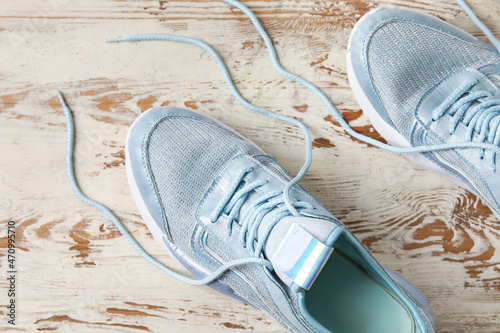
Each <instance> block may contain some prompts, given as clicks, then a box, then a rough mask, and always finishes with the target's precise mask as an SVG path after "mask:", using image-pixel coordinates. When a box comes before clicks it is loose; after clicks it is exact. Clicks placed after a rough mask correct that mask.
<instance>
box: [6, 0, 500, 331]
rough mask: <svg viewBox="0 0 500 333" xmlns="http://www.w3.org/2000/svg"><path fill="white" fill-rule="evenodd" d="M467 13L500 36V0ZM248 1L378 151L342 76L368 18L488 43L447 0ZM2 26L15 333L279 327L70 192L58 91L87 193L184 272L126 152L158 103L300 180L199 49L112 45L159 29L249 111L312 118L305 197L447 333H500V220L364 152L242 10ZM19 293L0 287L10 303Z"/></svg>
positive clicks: (201, 6) (195, 56)
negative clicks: (170, 270) (199, 45)
mask: <svg viewBox="0 0 500 333" xmlns="http://www.w3.org/2000/svg"><path fill="white" fill-rule="evenodd" d="M469 2H470V3H471V5H472V6H473V7H474V9H475V10H476V11H477V14H478V15H479V16H480V17H481V18H482V19H483V20H484V21H485V23H486V24H487V25H488V26H489V27H491V29H492V31H493V32H494V33H495V34H497V36H498V35H500V25H499V24H498V20H497V18H498V17H499V15H500V5H499V4H498V2H497V1H496V0H470V1H469ZM246 4H247V5H248V6H249V7H250V8H252V9H253V10H255V12H256V13H257V14H258V16H259V18H261V19H262V21H263V24H264V26H265V27H266V29H267V30H268V31H269V34H270V36H271V37H272V38H273V40H274V41H275V43H276V44H277V49H278V53H279V55H280V57H281V59H282V62H283V64H284V65H285V67H287V68H288V69H290V70H292V71H294V72H296V73H298V74H300V75H301V76H303V77H305V78H307V79H309V80H310V81H312V82H313V83H315V84H316V85H318V86H319V87H320V88H321V89H322V90H323V91H325V92H326V93H327V94H328V95H329V96H331V98H332V99H333V101H334V102H335V103H336V105H337V106H338V107H339V108H340V110H341V111H342V112H343V114H344V117H345V118H346V119H347V120H348V121H349V122H350V124H351V125H352V126H353V127H355V128H356V130H358V131H363V132H364V133H366V134H370V135H371V136H373V137H375V138H379V136H378V134H377V133H376V132H375V131H374V130H373V128H372V127H371V126H370V123H369V121H368V120H367V118H366V116H365V115H363V113H362V112H361V110H360V108H359V106H358V105H357V103H356V101H355V99H354V97H353V95H352V93H351V91H350V88H349V85H348V81H347V75H346V68H345V55H346V49H345V48H346V43H347V38H348V36H349V33H350V30H351V28H352V26H353V25H354V24H355V22H356V21H357V19H359V17H361V15H363V14H364V13H366V12H367V11H368V10H370V9H372V8H375V7H377V6H378V5H394V4H398V5H404V6H407V7H412V8H417V9H423V10H426V11H428V12H430V13H432V14H434V15H437V16H439V17H441V18H443V19H445V20H447V21H449V22H451V23H453V24H456V25H457V26H459V27H461V28H463V29H465V30H467V31H469V32H471V33H473V34H474V35H476V36H478V37H480V38H482V39H484V36H483V35H482V34H481V33H480V31H479V29H477V28H476V27H475V26H474V25H473V23H472V22H470V20H469V19H468V18H467V17H466V15H465V14H464V13H463V12H462V11H461V10H460V9H459V7H458V6H457V5H456V4H455V3H454V2H453V1H451V0H438V1H431V0H419V1H410V0H408V1H396V0H387V1H373V2H367V1H360V0H357V1H356V0H347V1H298V0H295V1H280V2H276V1H250V2H246ZM0 17H1V20H0V143H1V150H0V267H1V270H2V272H4V271H5V267H6V266H5V265H6V258H5V253H6V247H7V239H6V238H5V228H6V223H7V221H9V220H15V221H16V222H17V233H18V235H19V236H20V238H19V239H18V240H19V248H18V253H17V255H18V264H19V272H20V273H19V280H18V290H19V296H18V301H19V313H18V320H19V321H18V325H17V326H16V328H17V330H21V331H22V330H24V331H34V330H42V331H44V330H53V331H61V332H67V331H71V332H80V331H81V332H88V331H89V330H91V331H97V332H99V331H102V332H109V331H116V332H130V331H132V332H135V331H137V332H141V331H146V332H147V331H151V332H163V331H169V332H178V331H189V332H197V331H200V330H204V331H220V330H228V331H229V330H231V331H233V330H236V331H243V330H254V331H256V332H264V331H265V332H281V331H282V329H281V328H280V327H279V326H278V325H277V324H276V323H274V321H272V319H270V318H268V317H267V316H266V315H264V314H263V313H261V312H259V311H257V310H255V309H253V308H251V307H249V306H246V305H243V304H241V303H239V302H237V301H234V300H231V299H228V298H227V297H225V296H222V295H219V294H218V293H216V292H214V291H212V290H210V289H209V288H207V287H191V286H188V285H184V284H182V283H180V282H178V281H176V280H173V279H171V278H168V277H166V276H164V275H163V274H161V273H160V272H159V271H158V270H156V269H155V268H154V267H150V265H149V264H147V263H146V262H144V261H143V260H142V259H141V258H139V257H138V255H137V254H136V253H135V252H134V250H133V249H132V248H131V247H130V246H129V245H128V243H127V242H126V241H125V240H124V239H123V237H122V236H121V235H120V234H119V233H118V232H117V231H116V229H115V228H114V226H112V225H111V224H110V222H109V221H108V220H107V219H106V218H105V217H104V216H102V215H101V214H99V213H97V212H96V211H95V210H94V209H92V208H89V207H87V206H85V205H83V204H82V203H81V202H80V201H79V200H78V199H76V197H75V196H74V195H73V193H72V192H71V189H70V187H69V183H68V181H67V180H66V176H65V171H64V154H65V123H64V116H63V114H62V109H61V107H60V106H59V104H58V102H57V99H56V98H55V97H54V96H55V90H57V89H61V90H63V91H64V92H65V93H66V95H67V96H68V101H69V103H70V104H71V106H72V108H73V110H74V114H75V119H76V127H77V139H76V172H77V176H78V179H79V182H80V184H81V186H82V189H83V190H84V191H85V192H86V193H87V194H88V195H89V196H91V197H93V198H95V199H97V200H99V201H101V202H103V203H104V204H106V205H108V206H109V207H110V208H111V209H112V210H113V211H114V212H116V213H117V214H118V216H119V217H120V218H121V219H122V220H123V222H124V224H125V225H126V226H127V228H128V229H129V230H130V231H131V232H132V233H133V235H134V237H136V238H137V239H138V241H139V242H140V243H141V244H143V245H144V247H145V249H146V250H148V251H150V252H151V253H152V254H153V255H154V256H155V257H157V258H159V259H160V260H161V261H162V262H164V263H165V264H167V265H169V266H171V267H174V268H177V269H179V271H182V268H180V266H179V265H178V264H177V263H175V262H174V261H173V260H171V259H170V258H169V257H168V256H167V255H165V254H163V252H162V250H161V249H160V248H159V246H157V245H156V243H155V242H154V240H153V239H152V237H151V235H150V233H149V232H148V230H147V228H146V227H145V225H144V224H143V223H142V219H141V217H140V216H139V214H138V212H137V210H136V208H135V206H134V203H133V200H132V198H131V196H130V194H129V190H128V186H127V181H126V176H125V168H124V156H123V155H124V154H123V152H124V140H125V136H126V132H127V130H128V126H129V125H130V124H131V123H132V121H133V120H134V119H135V118H136V117H137V116H138V115H139V114H140V112H141V111H145V110H146V109H148V108H149V107H152V106H160V105H176V106H186V107H191V108H194V109H198V110H199V111H202V112H206V113H207V114H210V115H212V116H214V117H216V118H217V119H219V120H221V121H223V122H225V123H227V124H228V125H229V126H232V127H234V128H235V129H237V130H238V131H239V132H241V133H242V134H244V135H245V136H247V137H248V138H250V139H252V140H253V141H255V142H256V143H257V144H259V145H261V146H262V147H263V148H264V149H265V150H266V151H267V152H269V153H271V154H273V155H275V156H276V157H277V158H278V160H279V161H280V162H281V163H282V164H283V165H284V166H285V167H286V168H287V169H288V170H289V171H290V172H291V173H294V172H297V171H298V170H299V168H300V166H301V164H302V161H303V139H302V136H301V134H300V132H299V131H298V130H297V129H295V128H290V127H289V126H287V125H283V124H281V123H278V122H275V121H270V120H268V119H267V118H263V117H261V116H258V115H254V114H252V113H251V112H249V111H247V110H245V109H244V108H242V107H241V106H240V105H239V104H237V103H236V102H235V100H234V98H233V97H231V96H230V95H229V90H228V89H227V88H226V86H225V83H224V82H223V79H222V76H221V75H220V73H219V71H218V68H217V67H216V65H215V64H214V63H213V61H212V60H211V59H209V57H208V56H207V55H206V54H204V53H203V52H202V51H200V50H198V49H196V48H195V47H192V46H188V45H177V44H167V43H142V44H132V45H126V44H119V45H107V44H105V43H104V39H105V38H108V37H115V36H122V35H126V34H132V33H144V32H163V33H172V34H180V35H187V36H192V37H197V38H201V39H203V40H205V41H207V42H209V43H210V44H211V45H213V46H214V47H215V48H216V49H217V50H219V51H220V53H221V55H222V56H223V57H224V59H226V60H227V64H228V67H229V69H230V71H231V74H232V75H233V76H234V78H235V80H236V82H237V85H238V87H239V88H240V90H241V92H242V93H243V95H244V96H245V97H246V98H248V99H249V100H250V101H251V102H253V103H255V104H257V105H260V106H263V107H266V108H268V109H270V110H272V111H275V112H279V113H282V114H285V115H289V116H293V117H296V118H297V119H300V120H303V121H304V122H305V124H306V125H307V126H308V127H309V128H310V129H311V134H312V136H313V139H314V162H313V165H312V167H311V170H310V172H309V173H308V175H307V176H306V178H305V179H304V181H303V186H304V187H306V188H307V189H308V190H309V191H310V192H311V193H313V194H314V195H316V196H317V197H318V199H320V200H321V201H322V202H323V203H324V204H325V206H326V207H327V208H329V209H330V210H331V211H332V212H333V213H334V214H335V215H337V216H338V217H339V219H340V220H341V221H343V222H345V223H346V224H347V225H348V226H349V227H350V229H351V230H352V231H353V232H354V233H355V234H356V236H358V237H359V238H360V239H362V240H363V242H364V244H365V245H366V246H368V247H369V248H370V250H371V251H373V253H374V255H375V256H376V257H377V258H378V259H379V260H380V261H381V262H382V263H383V264H384V265H386V266H388V267H389V268H391V269H393V270H396V271H398V272H400V273H401V274H403V275H404V276H405V277H407V278H409V279H410V280H411V281H412V282H414V283H415V284H416V285H417V286H418V287H419V288H421V289H422V291H423V292H424V293H425V294H426V295H427V296H428V298H429V299H430V301H431V304H432V306H433V309H434V311H435V315H436V320H437V325H438V330H439V331H440V332H475V331H481V332H498V331H499V327H500V274H499V273H500V269H499V261H500V255H499V253H500V224H499V223H498V221H497V220H496V218H495V217H494V216H493V215H492V214H491V212H490V211H489V209H488V208H487V207H485V206H484V205H483V204H482V203H481V201H480V200H478V198H477V197H475V196H474V195H472V194H470V193H469V192H467V191H465V190H463V189H460V188H458V187H457V186H455V185H454V184H453V183H451V182H450V181H448V180H446V179H444V178H442V177H440V176H437V175H434V174H432V173H430V172H428V171H425V170H423V169H422V168H419V167H417V166H415V165H414V164H412V163H411V162H409V161H407V160H406V159H405V158H404V157H402V156H396V155H393V154H390V153H387V152H384V151H381V150H378V149H375V148H372V147H368V146H367V145H366V144H362V143H359V142H356V141H353V140H352V139H351V138H350V137H349V136H348V135H346V134H345V133H344V132H343V131H342V130H341V129H340V128H339V127H338V125H337V124H336V123H335V122H334V121H332V118H331V116H330V115H329V113H328V111H327V110H326V108H325V107H324V106H323V105H322V104H321V102H320V101H319V100H318V99H317V98H315V97H314V96H312V95H311V93H309V91H307V90H305V89H304V88H302V87H300V86H297V85H296V84H294V83H292V82H290V81H288V80H285V79H283V78H282V77H280V76H279V75H277V74H276V73H275V72H274V71H273V70H272V68H271V65H270V62H269V59H268V55H267V50H266V49H265V47H264V45H263V43H262V42H261V41H260V39H259V38H258V35H257V33H256V32H255V31H254V29H253V27H252V26H251V24H250V23H249V22H248V20H247V19H246V18H245V17H244V15H243V14H241V13H240V12H238V11H237V10H233V9H231V8H230V7H229V6H228V5H226V4H224V3H221V2H219V1H159V2H158V1H111V0H108V1H97V0H91V1H84V2H76V1H66V0H59V1H56V0H54V1H38V2H37V1H25V2H19V1H16V0H3V1H2V10H1V12H0ZM2 274H3V273H2ZM2 276H3V275H2ZM6 286H7V284H6V280H5V279H4V278H2V279H1V280H0V289H1V290H2V292H1V294H0V304H2V305H4V304H5V302H6V300H7V298H6V293H5V292H4V290H6V289H5V287H6ZM5 314H6V311H5V308H1V309H0V318H1V319H0V329H1V330H2V331H3V330H6V329H9V330H12V329H11V328H10V327H8V326H7V325H6V320H4V319H5ZM12 331H15V330H12Z"/></svg>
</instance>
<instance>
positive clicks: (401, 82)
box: [347, 1, 500, 217]
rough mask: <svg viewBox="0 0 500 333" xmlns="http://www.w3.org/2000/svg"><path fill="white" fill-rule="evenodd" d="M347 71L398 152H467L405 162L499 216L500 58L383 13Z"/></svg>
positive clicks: (419, 22)
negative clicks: (421, 149)
mask: <svg viewBox="0 0 500 333" xmlns="http://www.w3.org/2000/svg"><path fill="white" fill-rule="evenodd" d="M457 2H459V4H460V5H461V6H463V7H464V9H465V10H466V11H467V12H468V14H469V15H470V16H471V18H472V19H473V20H475V22H476V24H478V26H479V27H480V28H481V29H483V30H484V31H485V33H486V34H487V35H488V36H489V37H490V40H491V41H492V43H494V44H495V45H497V47H498V45H500V43H499V44H497V43H498V40H496V39H495V38H494V37H493V36H492V35H491V33H490V32H489V30H487V28H486V27H485V26H484V25H482V23H481V22H480V21H479V20H478V19H477V17H475V15H474V13H472V11H471V10H470V8H469V7H468V6H467V5H466V4H465V2H463V1H457ZM347 63H348V65H347V66H348V75H349V82H350V84H351V87H352V89H353V92H354V95H355V96H356V98H357V100H358V102H359V104H360V105H361V107H362V109H363V111H364V112H365V113H366V114H367V116H368V117H369V119H370V121H371V122H372V124H373V126H374V127H375V129H376V130H377V131H378V132H379V133H380V134H381V135H382V136H383V137H384V138H385V139H386V140H387V141H388V142H389V143H390V144H392V145H394V146H398V147H418V146H427V147H430V148H432V147H436V146H438V145H441V146H442V147H443V146H446V145H448V146H450V148H453V147H451V146H452V145H455V144H458V145H460V144H462V148H454V149H447V150H439V151H434V152H425V153H422V154H412V155H407V156H408V157H409V158H410V159H412V160H413V161H415V162H416V163H418V164H420V165H422V166H424V167H426V168H428V169H430V170H433V171H436V172H438V173H440V174H442V175H445V176H447V177H449V178H451V179H453V180H454V181H455V182H456V183H458V184H459V185H461V186H463V187H465V188H467V189H469V190H471V191H472V192H474V193H476V194H477V195H478V196H479V197H481V199H482V200H483V201H484V202H485V203H486V204H487V205H488V206H489V207H490V208H491V210H492V211H493V212H494V213H495V214H496V215H497V217H498V216H500V204H499V203H500V170H497V169H498V165H499V164H500V156H498V155H497V153H498V146H499V144H500V56H499V51H498V50H497V49H495V48H494V47H493V46H491V45H489V44H487V43H484V42H482V41H480V40H478V39H477V38H475V37H473V36H472V35H470V34H468V33H466V32H464V31H462V30H460V29H458V28H456V27H454V26H452V25H450V24H448V23H446V22H444V21H442V20H440V19H438V18H435V17H432V16H429V15H427V14H424V13H421V12H418V11H413V10H408V9H402V8H379V9H376V10H374V11H372V12H370V13H368V14H367V15H365V16H364V17H363V18H362V19H361V20H360V21H359V22H358V23H357V24H356V26H355V28H354V30H353V31H352V34H351V37H350V40H349V46H348V56H347ZM467 144H469V147H470V146H472V145H473V144H476V148H465V149H464V147H465V146H466V145H467ZM480 145H482V146H481V148H480V149H478V147H480ZM484 148H486V149H484Z"/></svg>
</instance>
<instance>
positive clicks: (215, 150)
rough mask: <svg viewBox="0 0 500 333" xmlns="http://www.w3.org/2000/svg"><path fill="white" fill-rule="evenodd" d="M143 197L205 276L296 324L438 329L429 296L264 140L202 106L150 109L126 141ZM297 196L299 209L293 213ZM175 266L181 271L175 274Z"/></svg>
mask: <svg viewBox="0 0 500 333" xmlns="http://www.w3.org/2000/svg"><path fill="white" fill-rule="evenodd" d="M126 168H127V175H128V180H129V183H130V187H131V191H132V194H133V197H134V200H135V202H136V204H137V206H138V208H139V211H140V213H141V215H142V216H143V218H144V220H145V222H146V223H147V225H148V227H149V229H150V230H151V233H152V234H153V236H154V237H155V239H156V240H157V241H158V242H159V243H160V244H161V246H162V247H163V248H164V250H165V251H167V252H168V253H169V254H170V255H171V256H173V257H174V258H175V259H177V261H178V262H179V263H181V264H182V265H183V266H184V267H185V268H187V269H188V270H189V271H190V272H191V273H192V274H193V275H194V276H195V277H196V278H197V279H200V280H198V281H199V283H196V282H193V280H190V279H187V278H182V277H178V276H177V278H179V279H180V280H183V281H186V282H189V283H193V284H204V283H207V282H208V283H210V284H209V285H210V286H211V287H212V288H214V289H216V290H218V291H220V292H222V293H224V294H227V295H229V296H231V297H234V298H236V299H238V300H241V301H243V302H245V303H248V304H251V305H253V306H255V307H256V308H258V309H261V310H262V311H265V312H266V313H268V314H269V315H270V316H272V317H273V318H274V319H275V320H277V321H278V322H279V323H280V324H281V325H282V326H283V327H285V328H286V329H287V330H288V331H291V332H342V333H360V332H362V333H396V332H397V333H401V332H404V333H427V332H434V331H435V328H434V321H433V316H432V312H431V309H430V306H429V303H428V302H427V300H426V298H425V296H424V295H423V294H422V293H421V292H420V291H419V290H418V289H417V288H416V287H415V286H413V285H412V284H411V283H410V282H408V281H407V280H405V279H404V278H402V277H401V276H399V275H398V274H396V273H394V272H393V271H391V270H389V269H386V268H384V267H382V266H381V265H380V264H379V263H378V262H377V261H376V260H375V259H374V258H373V257H372V256H371V254H370V253H369V252H368V251H367V250H366V248H365V247H364V246H363V245H362V244H361V242H360V241H359V240H357V239H356V238H355V237H354V236H353V235H352V234H351V233H350V232H349V231H348V230H347V229H346V227H345V226H344V225H343V224H341V223H340V222H339V221H338V220H337V219H336V218H335V217H334V216H333V215H332V214H331V213H330V212H328V211H327V210H326V209H325V208H324V207H323V206H322V205H321V204H320V203H319V202H318V201H317V200H316V199H315V198H314V197H313V196H312V195H310V194H309V193H307V192H306V191H305V190H304V189H302V188H301V187H299V186H295V187H292V188H291V190H290V192H289V198H288V199H285V197H284V194H283V190H284V188H285V186H286V185H287V184H288V183H289V182H290V179H291V177H290V176H289V175H288V173H287V172H286V171H285V170H284V169H283V168H282V167H281V166H280V165H279V164H278V163H277V162H276V160H275V159H274V158H272V157H271V156H269V155H266V154H265V153H264V152H263V151H262V150H261V149H260V148H259V147H257V146H256V145H255V144H254V143H252V142H250V141H249V140H247V139H245V138H244V137H242V136H241V135H240V134H238V133H236V132H235V131H234V130H232V129H230V128H228V127H227V126H225V125H223V124H221V123H220V122H218V121H216V120H214V119H211V118H209V117H207V116H204V115H202V114H199V113H196V112H194V111H189V110H185V109H179V108H173V107H161V108H154V109H151V110H149V111H147V112H145V113H144V114H142V115H141V116H140V117H139V118H138V119H137V120H136V121H135V122H134V124H133V125H132V127H131V129H130V131H129V134H128V137H127V143H126ZM286 200H290V202H291V205H292V206H293V208H294V209H295V210H296V212H297V214H295V215H293V213H292V211H291V210H290V209H289V208H288V207H287V204H286V202H285V201H286ZM169 274H170V273H169Z"/></svg>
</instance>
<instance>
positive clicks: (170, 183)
mask: <svg viewBox="0 0 500 333" xmlns="http://www.w3.org/2000/svg"><path fill="white" fill-rule="evenodd" d="M240 154H249V155H255V154H263V151H262V150H260V149H259V148H258V147H257V146H255V145H254V144H252V143H251V142H250V141H248V140H245V139H242V138H241V137H239V136H237V135H235V134H233V133H232V132H229V131H228V130H226V129H223V128H221V127H218V126H215V125H213V124H209V123H206V122H202V121H200V120H196V119H193V118H188V117H175V116H173V117H168V118H165V119H164V120H162V121H161V122H159V123H158V125H157V126H156V127H155V128H154V129H153V130H152V132H151V135H150V137H149V142H148V146H147V159H148V160H149V165H150V169H151V174H152V176H153V177H154V179H155V182H156V184H158V186H157V190H158V194H159V198H160V200H161V204H162V206H163V208H164V214H165V217H166V220H167V221H168V223H169V224H173V225H175V228H171V229H170V232H171V235H172V239H173V241H174V242H176V243H177V242H179V246H181V247H182V246H183V244H184V242H182V240H184V239H186V238H189V237H191V233H192V229H193V226H194V224H195V221H196V218H195V212H196V209H197V207H198V205H199V204H200V201H201V200H202V198H203V195H204V194H205V193H206V192H207V190H208V188H209V186H210V185H211V184H212V182H213V181H214V179H215V177H216V176H217V175H219V174H220V172H221V169H222V168H223V167H224V166H225V164H226V163H227V161H229V160H230V159H231V158H232V157H234V156H237V155H240Z"/></svg>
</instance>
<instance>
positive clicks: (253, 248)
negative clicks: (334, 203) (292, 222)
mask: <svg viewBox="0 0 500 333" xmlns="http://www.w3.org/2000/svg"><path fill="white" fill-rule="evenodd" d="M250 172H253V168H247V169H244V170H243V171H242V172H241V173H240V174H239V175H238V176H237V177H235V179H234V180H233V182H232V183H231V185H230V186H229V189H228V191H227V192H226V194H225V196H224V197H222V198H221V200H220V202H219V204H218V205H217V207H216V208H215V210H214V211H213V212H212V215H211V216H210V220H211V221H212V223H215V222H216V221H217V220H218V219H219V217H220V215H221V214H222V213H224V214H226V215H227V217H226V231H227V233H228V235H231V234H232V230H233V226H234V223H237V224H238V225H239V226H240V227H241V230H240V234H239V241H240V243H241V245H242V246H243V247H244V248H247V249H248V251H249V252H250V254H251V255H253V256H254V257H259V256H260V255H261V253H262V250H263V249H264V246H265V244H266V241H267V237H268V236H269V233H270V231H271V229H272V228H273V227H274V226H275V225H276V223H278V222H279V221H280V220H281V219H283V218H284V217H286V216H290V215H292V213H291V212H290V210H289V209H288V208H287V207H286V206H285V205H284V203H285V199H284V197H283V192H280V191H273V192H269V193H267V194H266V195H263V196H262V197H260V198H258V199H255V200H254V201H253V202H252V204H251V205H250V206H249V207H248V209H247V210H246V211H245V213H244V214H242V216H241V217H240V218H239V221H238V222H237V221H236V220H235V217H236V215H237V214H239V213H240V209H241V208H242V206H243V204H244V203H245V201H246V200H247V197H248V195H249V194H250V192H251V191H253V190H255V189H256V188H258V187H261V186H265V185H266V184H267V183H268V182H267V181H265V180H258V181H255V182H252V183H248V184H246V183H245V182H244V180H243V179H244V178H245V176H246V175H247V174H248V173H250ZM240 184H244V185H243V187H241V188H240V189H238V187H239V186H240ZM292 205H293V206H294V208H295V209H298V210H300V209H306V208H309V209H310V208H312V205H311V204H310V203H308V202H303V201H294V202H292ZM265 216H266V217H267V218H266V219H265V225H264V226H261V223H262V222H263V221H264V217H265ZM258 230H259V235H260V237H257V231H258ZM255 239H257V242H256V243H255V241H254V240H255Z"/></svg>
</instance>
